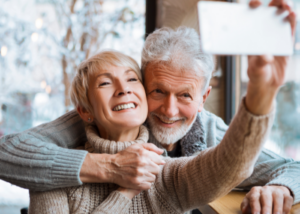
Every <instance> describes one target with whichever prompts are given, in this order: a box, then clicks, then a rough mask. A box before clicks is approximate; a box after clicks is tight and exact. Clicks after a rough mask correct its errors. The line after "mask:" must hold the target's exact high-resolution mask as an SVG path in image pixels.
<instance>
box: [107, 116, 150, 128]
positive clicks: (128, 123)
mask: <svg viewBox="0 0 300 214" xmlns="http://www.w3.org/2000/svg"><path fill="white" fill-rule="evenodd" d="M144 121H145V120H143V121H142V120H140V119H139V118H137V119H135V120H134V119H132V118H131V119H130V120H118V121H114V123H113V125H114V126H115V127H119V128H121V127H124V129H128V128H130V129H132V128H136V127H140V126H141V125H142V124H143V123H144Z"/></svg>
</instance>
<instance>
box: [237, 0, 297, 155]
mask: <svg viewBox="0 0 300 214" xmlns="http://www.w3.org/2000/svg"><path fill="white" fill-rule="evenodd" d="M268 2H269V1H266V0H264V4H268ZM241 3H248V2H244V1H242V2H241ZM293 6H294V9H295V10H296V13H297V17H298V19H299V17H300V1H299V0H294V1H293ZM240 65H241V66H240V91H239V94H240V97H239V98H240V99H241V98H242V97H243V96H244V95H245V94H246V89H247V83H248V77H247V57H246V56H241V57H240ZM299 70H300V23H299V20H298V25H297V30H296V38H295V46H294V55H293V56H292V57H291V59H290V62H289V66H288V69H287V75H286V80H285V84H284V86H282V87H281V89H280V91H279V93H278V95H277V97H276V103H277V110H276V118H275V122H274V125H273V127H272V132H271V136H270V137H269V140H268V141H267V143H266V145H265V147H266V148H268V149H270V150H272V151H273V152H275V153H278V154H280V155H282V156H285V157H291V158H293V159H295V160H300V129H299V127H300V73H299ZM237 81H239V80H237Z"/></svg>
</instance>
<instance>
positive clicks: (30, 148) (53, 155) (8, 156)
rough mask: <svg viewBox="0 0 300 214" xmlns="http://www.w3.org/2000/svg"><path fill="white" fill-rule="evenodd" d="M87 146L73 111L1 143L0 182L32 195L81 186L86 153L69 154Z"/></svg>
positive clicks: (79, 123) (81, 125) (79, 151)
mask: <svg viewBox="0 0 300 214" xmlns="http://www.w3.org/2000/svg"><path fill="white" fill-rule="evenodd" d="M84 142H86V136H85V131H84V125H83V122H82V121H81V119H80V117H79V116H78V114H77V113H76V112H75V111H72V112H69V113H67V114H65V115H63V116H62V117H60V118H58V119H56V120H55V121H53V122H50V123H47V124H43V125H40V126H38V127H35V128H32V129H29V130H27V131H24V132H22V133H19V134H11V135H7V136H4V137H2V138H1V139H0V169H1V170H0V179H3V180H5V181H8V182H10V183H12V184H15V185H17V186H20V187H23V188H28V189H30V190H35V191H44V190H50V189H55V188H59V187H67V186H76V185H80V184H81V181H80V178H79V173H80V168H81V165H82V163H83V161H84V158H85V156H86V154H87V152H86V151H81V150H72V149H68V148H74V147H77V146H79V145H80V144H81V143H84Z"/></svg>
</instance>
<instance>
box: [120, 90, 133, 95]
mask: <svg viewBox="0 0 300 214" xmlns="http://www.w3.org/2000/svg"><path fill="white" fill-rule="evenodd" d="M125 94H131V90H130V89H124V90H121V91H120V90H119V91H118V93H117V96H122V95H125Z"/></svg>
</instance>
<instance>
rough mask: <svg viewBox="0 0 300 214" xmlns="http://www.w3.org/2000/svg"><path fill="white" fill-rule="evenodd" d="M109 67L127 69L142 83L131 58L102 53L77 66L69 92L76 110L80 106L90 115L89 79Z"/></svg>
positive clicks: (115, 53) (137, 66)
mask: <svg viewBox="0 0 300 214" xmlns="http://www.w3.org/2000/svg"><path fill="white" fill-rule="evenodd" d="M110 66H117V67H129V68H131V69H132V70H133V71H135V72H136V74H137V76H138V78H139V79H140V81H141V82H142V74H141V71H140V68H139V65H138V64H137V63H136V61H135V60H134V59H133V58H131V57H130V56H127V55H125V54H122V53H120V52H118V51H102V52H100V53H98V54H96V55H94V56H92V57H90V58H89V59H86V60H85V61H83V62H82V63H81V64H80V65H79V66H78V69H77V72H76V75H75V77H74V79H73V82H72V85H71V91H70V96H71V101H72V103H73V105H74V106H75V107H76V108H77V107H79V106H80V107H82V108H84V109H85V110H87V111H88V112H90V113H92V110H93V108H92V106H91V103H90V101H89V98H88V89H89V85H88V82H89V77H90V75H91V74H94V73H96V72H97V71H99V70H107V69H109V67H110Z"/></svg>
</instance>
